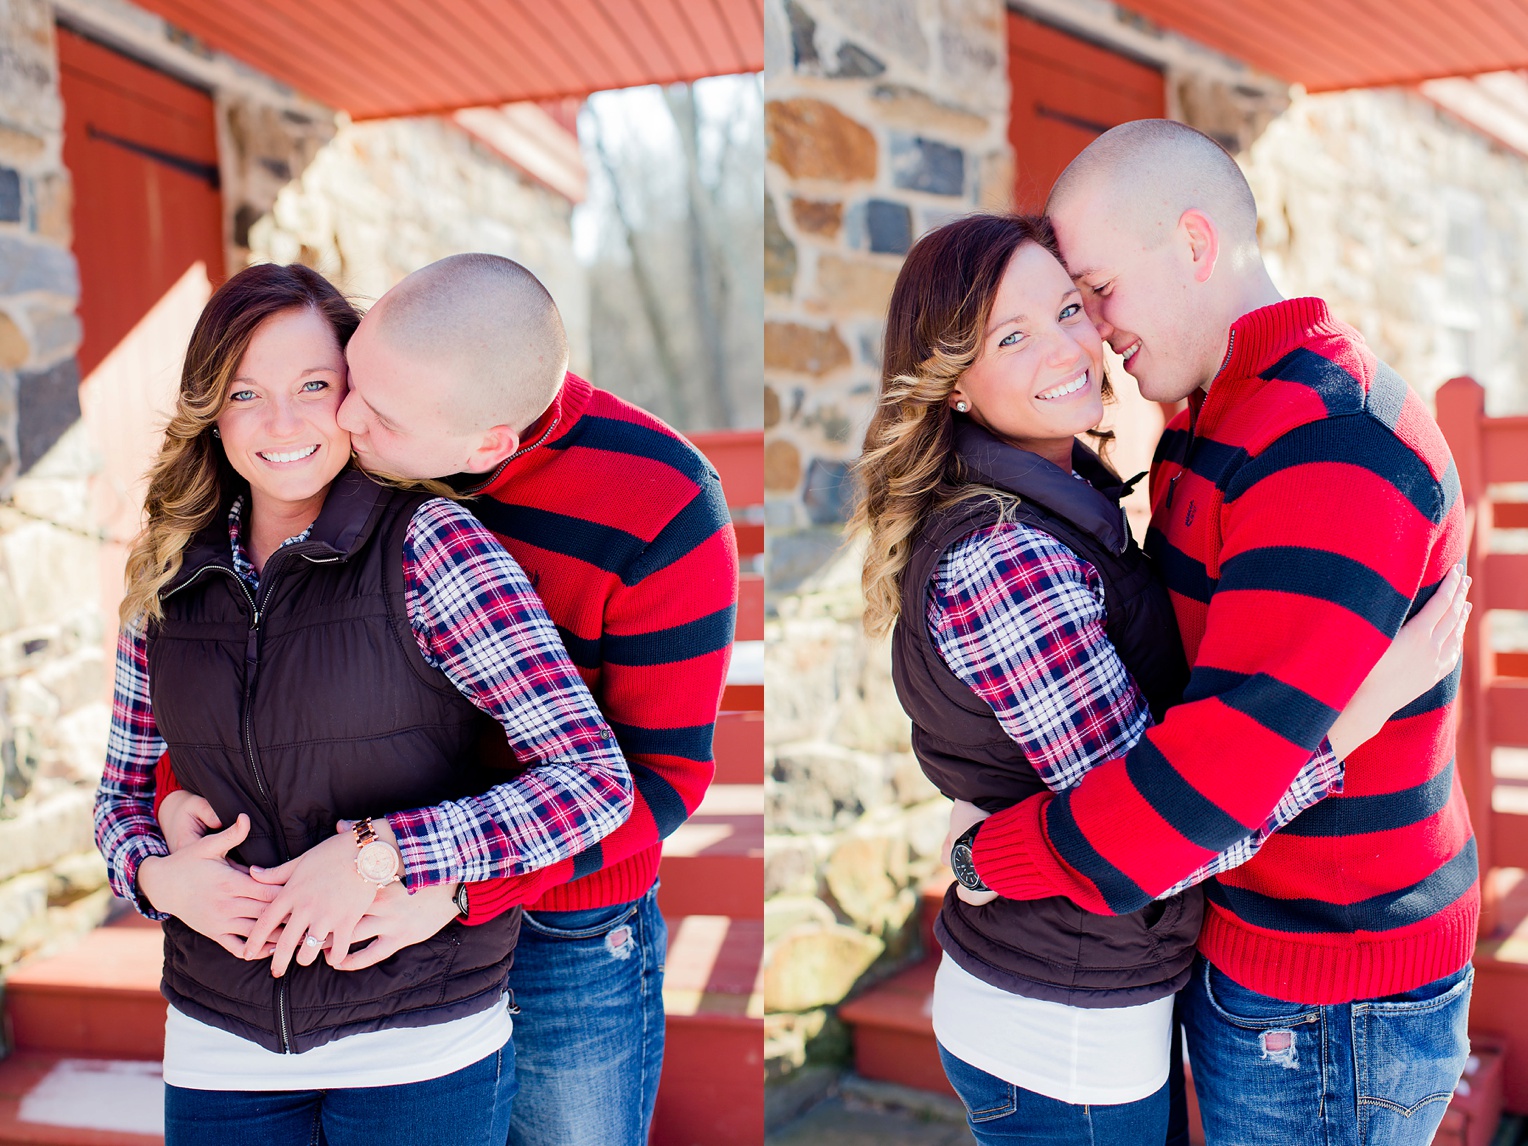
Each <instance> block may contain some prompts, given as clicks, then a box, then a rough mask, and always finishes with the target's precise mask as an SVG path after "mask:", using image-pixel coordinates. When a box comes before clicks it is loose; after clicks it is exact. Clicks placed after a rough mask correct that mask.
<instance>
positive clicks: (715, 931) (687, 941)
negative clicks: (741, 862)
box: [651, 915, 764, 1146]
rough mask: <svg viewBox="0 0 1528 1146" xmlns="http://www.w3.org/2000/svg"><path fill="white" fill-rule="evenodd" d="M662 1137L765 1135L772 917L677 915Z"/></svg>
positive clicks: (682, 1140) (666, 1141)
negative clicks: (767, 932) (765, 989)
mask: <svg viewBox="0 0 1528 1146" xmlns="http://www.w3.org/2000/svg"><path fill="white" fill-rule="evenodd" d="M668 927H669V950H668V960H667V965H666V967H665V970H664V980H663V1005H664V1010H665V1011H666V1013H667V1021H666V1023H665V1031H664V1033H665V1045H664V1052H663V1076H662V1078H661V1080H660V1084H659V1088H658V1105H657V1109H656V1110H655V1111H654V1114H653V1131H652V1137H651V1142H652V1146H716V1144H720V1143H727V1144H728V1146H733V1144H736V1146H757V1144H761V1143H762V1142H763V1141H764V998H763V993H762V988H761V986H760V974H761V969H762V965H763V961H764V924H763V921H762V920H758V919H729V918H727V917H725V916H716V915H691V916H684V917H673V916H670V917H669V919H668Z"/></svg>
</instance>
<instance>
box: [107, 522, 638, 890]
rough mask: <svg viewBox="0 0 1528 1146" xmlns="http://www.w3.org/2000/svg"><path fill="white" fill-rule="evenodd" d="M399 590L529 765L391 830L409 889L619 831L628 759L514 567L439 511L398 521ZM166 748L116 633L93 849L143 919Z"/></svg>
mask: <svg viewBox="0 0 1528 1146" xmlns="http://www.w3.org/2000/svg"><path fill="white" fill-rule="evenodd" d="M241 509H242V501H240V502H236V503H235V505H234V507H233V509H232V511H231V512H230V514H229V541H230V544H231V546H232V553H233V563H234V568H235V570H236V571H237V572H238V574H239V575H240V576H241V577H243V578H244V579H245V580H246V581H247V582H248V583H249V584H250V585H251V587H255V586H256V585H257V579H256V576H255V572H254V568H253V566H252V565H251V564H250V562H249V559H248V556H247V555H246V552H245V549H244V546H243V544H242V541H241V538H240V528H239V525H240V512H241ZM306 536H307V534H306V532H305V533H303V534H301V535H299V536H298V537H294V538H289V539H288V540H287V541H286V542H283V545H290V544H293V543H295V542H297V541H301V540H303V539H304V538H305V537H306ZM403 582H404V593H405V600H406V604H407V607H408V611H409V623H410V627H411V629H412V630H413V633H414V640H415V642H416V643H417V645H418V647H419V651H420V653H421V654H422V655H423V656H424V658H425V660H426V661H428V662H429V663H430V664H431V665H433V666H434V667H436V668H438V669H439V670H440V671H441V672H442V673H444V674H445V676H446V677H447V678H448V679H449V680H450V681H451V683H452V684H453V685H455V686H456V688H457V690H458V691H459V692H460V693H461V694H462V695H463V696H464V697H466V698H467V699H468V700H470V701H471V702H472V703H473V704H474V705H476V706H477V707H478V708H480V709H481V710H482V711H483V712H485V713H487V714H488V715H489V716H492V717H493V718H494V719H496V720H497V721H498V722H499V723H500V724H501V725H502V726H503V728H504V731H505V734H506V736H507V737H508V740H509V745H510V748H511V749H512V750H513V752H514V754H515V757H516V759H517V760H519V761H521V762H522V763H524V764H527V765H528V766H529V767H528V768H527V770H526V771H524V772H523V773H521V774H520V775H519V776H516V777H515V778H514V779H513V780H510V781H507V782H506V783H503V784H499V785H496V786H495V787H493V788H490V789H489V790H488V791H487V792H484V793H483V794H482V795H479V796H471V797H467V798H465V799H460V800H451V801H447V802H445V803H441V804H437V805H434V806H433V807H427V808H414V809H407V810H400V811H396V812H393V813H391V814H389V815H388V816H387V821H388V824H389V825H390V826H391V827H392V829H393V833H394V834H395V835H396V836H397V839H398V845H399V848H400V849H401V851H402V853H403V867H404V882H405V884H406V885H407V886H408V887H409V889H410V890H414V889H416V888H419V887H425V886H429V885H432V884H440V883H451V882H461V881H472V880H481V879H489V878H493V877H497V876H506V875H520V874H523V873H525V872H527V871H531V870H535V869H538V868H542V867H545V866H547V865H548V864H552V863H556V862H557V861H559V860H562V859H565V858H567V857H569V856H571V855H574V854H576V853H578V852H580V851H583V850H584V849H586V848H588V847H590V846H591V845H593V844H594V843H595V842H597V841H598V840H600V839H602V838H603V837H604V836H606V835H608V834H609V833H610V832H611V831H613V830H614V829H615V828H616V827H618V826H619V825H620V824H621V823H622V822H623V821H624V820H625V819H626V817H627V815H628V814H629V813H630V810H631V802H632V797H631V790H632V785H631V775H630V772H629V770H628V769H627V766H626V761H625V759H624V757H623V756H622V755H621V751H620V748H619V747H618V746H617V745H616V741H615V737H614V734H613V733H612V732H611V731H610V727H609V725H607V724H606V723H605V719H604V717H603V716H601V715H600V711H599V708H598V707H597V706H596V705H595V703H594V699H593V697H591V696H590V694H589V690H588V688H587V687H586V686H585V685H584V683H583V681H582V680H581V679H580V677H579V675H578V671H577V670H576V669H575V668H574V667H573V664H572V662H571V661H570V660H569V659H568V654H567V650H566V649H565V648H564V647H563V644H562V640H561V638H560V637H559V636H558V633H557V629H556V627H555V626H554V625H553V624H552V622H551V619H550V618H549V617H548V616H547V614H546V610H545V608H544V607H543V605H542V603H541V599H540V598H539V597H538V596H536V593H535V590H534V589H533V588H532V587H531V585H530V582H529V581H528V580H527V579H526V577H525V574H524V573H523V572H522V571H521V569H520V566H519V565H518V564H517V563H516V562H515V560H514V558H512V557H511V556H510V555H509V554H508V553H506V552H505V551H504V548H503V547H502V546H501V545H500V544H499V543H498V541H496V540H495V539H494V537H493V535H492V534H491V533H489V532H488V531H487V530H486V529H485V528H484V527H483V526H482V525H481V524H479V523H478V521H477V519H476V518H475V517H473V516H472V514H471V513H470V512H468V511H467V510H466V509H464V508H462V507H461V506H459V505H456V504H455V503H453V502H450V501H446V500H443V499H435V500H432V501H428V502H425V503H424V504H423V505H422V506H420V508H419V510H418V511H417V512H416V513H415V514H414V517H413V519H412V520H411V521H410V522H409V528H408V530H407V533H406V535H405V538H404V545H403ZM164 748H165V746H164V741H163V739H161V738H160V736H159V733H158V730H157V728H156V725H155V723H154V713H153V708H152V704H151V702H150V697H149V677H148V642H147V640H146V638H145V636H144V634H143V633H142V631H140V630H135V629H133V628H128V627H124V628H123V629H122V632H121V634H120V635H119V637H118V640H117V675H116V686H115V694H114V696H113V701H112V723H111V732H110V736H109V738H108V742H107V750H106V768H105V771H104V773H103V775H102V779H101V786H100V789H99V790H98V792H97V795H96V816H95V818H96V843H97V846H98V847H99V848H100V849H101V852H102V854H103V855H105V856H106V858H107V865H108V868H109V871H110V875H111V884H112V889H113V890H114V891H115V892H116V893H117V894H118V895H120V896H122V897H124V898H126V899H129V900H132V901H133V902H134V903H136V904H138V907H139V909H140V910H142V911H144V912H145V913H146V914H151V915H153V916H154V917H155V918H163V916H162V915H160V914H159V913H157V912H152V911H149V910H148V905H147V904H145V903H143V902H142V901H141V900H140V899H139V898H138V897H137V895H136V887H137V871H138V865H139V863H141V862H142V860H143V859H144V858H145V857H147V856H151V855H165V854H168V848H167V847H166V845H165V842H164V838H163V836H162V835H161V833H160V830H159V824H158V821H157V819H156V818H155V816H154V765H155V763H156V762H157V761H158V759H159V756H160V754H161V753H163V752H164Z"/></svg>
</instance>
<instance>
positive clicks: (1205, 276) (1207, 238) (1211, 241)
mask: <svg viewBox="0 0 1528 1146" xmlns="http://www.w3.org/2000/svg"><path fill="white" fill-rule="evenodd" d="M1178 230H1179V231H1180V232H1181V233H1182V235H1183V237H1184V239H1185V240H1186V241H1187V243H1188V251H1189V257H1190V259H1191V260H1192V261H1193V268H1194V281H1195V282H1201V283H1202V282H1208V281H1209V278H1210V276H1211V275H1212V274H1214V273H1215V262H1216V260H1217V259H1219V258H1220V231H1219V229H1218V228H1217V227H1216V226H1215V220H1214V219H1211V218H1210V217H1209V216H1208V215H1206V214H1205V213H1204V212H1203V211H1201V210H1199V209H1198V208H1197V207H1190V208H1189V209H1188V210H1187V211H1185V212H1183V214H1182V215H1180V216H1178Z"/></svg>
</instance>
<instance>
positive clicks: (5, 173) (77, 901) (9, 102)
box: [0, 0, 110, 972]
mask: <svg viewBox="0 0 1528 1146" xmlns="http://www.w3.org/2000/svg"><path fill="white" fill-rule="evenodd" d="M62 123H63V107H62V104H61V103H60V100H59V94H58V63H57V54H56V50H55V46H54V35H53V10H52V7H51V5H50V4H48V3H46V2H44V0H0V972H3V970H4V968H5V967H7V966H9V965H10V964H11V963H13V962H14V961H15V960H16V959H17V958H19V957H20V956H21V955H23V954H25V953H27V952H28V951H30V950H33V949H35V948H37V947H38V946H40V945H42V944H44V943H45V942H47V941H48V940H49V939H50V938H53V937H57V936H58V935H60V934H62V933H68V932H74V931H79V930H82V929H84V928H88V927H90V926H92V925H94V924H95V923H96V922H98V921H99V920H100V919H101V918H102V917H103V916H104V914H105V912H106V910H107V907H108V904H109V900H110V896H109V893H108V892H107V891H106V888H105V886H104V885H105V877H106V872H105V866H104V864H103V863H102V862H101V860H100V858H99V857H98V856H97V855H96V854H95V849H94V846H93V844H92V842H91V829H90V805H91V798H92V790H93V788H94V785H95V782H96V780H97V779H98V778H99V776H100V771H101V758H102V748H103V746H104V744H105V730H106V724H107V719H108V712H107V707H106V705H105V704H104V703H103V694H104V690H105V687H106V681H107V678H108V669H107V666H106V663H105V657H104V655H103V653H102V649H101V640H102V622H101V616H100V610H99V608H98V606H97V593H96V552H97V549H98V540H97V534H96V531H95V527H94V523H93V517H92V514H91V511H90V506H89V502H88V498H87V496H86V491H87V481H88V478H89V474H90V472H91V469H92V467H93V466H94V456H93V454H92V451H91V450H90V448H89V446H88V443H87V442H86V441H85V439H84V435H83V432H82V428H81V427H80V426H79V425H78V423H75V424H74V425H73V427H72V428H69V429H67V430H66V431H65V432H64V433H63V434H62V436H60V435H59V430H60V429H63V427H61V426H56V425H53V424H52V422H53V420H54V419H55V418H56V417H57V416H58V412H59V410H61V409H63V410H68V409H72V410H73V411H74V415H73V416H74V417H76V418H77V417H78V409H79V407H78V401H77V398H76V391H77V388H78V386H79V371H78V368H77V366H76V364H75V358H74V355H75V351H76V349H77V348H78V345H79V338H80V327H79V321H78V319H77V318H76V317H75V314H74V310H75V305H76V303H77V300H78V297H79V283H78V276H77V272H76V268H75V263H74V257H73V256H72V255H71V254H70V250H69V248H70V238H71V236H70V217H69V212H70V183H69V174H68V172H67V171H65V170H64V167H63V162H62V158H61V148H62ZM65 425H67V422H66V423H65ZM40 442H46V443H50V444H51V448H47V449H44V448H43V447H42V446H40V445H38V443H40Z"/></svg>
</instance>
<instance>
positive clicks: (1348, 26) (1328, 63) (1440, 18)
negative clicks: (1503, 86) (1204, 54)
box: [1128, 0, 1528, 91]
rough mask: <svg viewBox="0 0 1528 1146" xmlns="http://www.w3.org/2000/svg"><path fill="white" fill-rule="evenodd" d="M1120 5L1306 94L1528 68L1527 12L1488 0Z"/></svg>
mask: <svg viewBox="0 0 1528 1146" xmlns="http://www.w3.org/2000/svg"><path fill="white" fill-rule="evenodd" d="M1128 7H1129V8H1130V9H1131V10H1132V11H1134V12H1137V13H1139V14H1140V15H1143V16H1145V17H1147V18H1148V19H1150V20H1152V21H1154V22H1156V23H1159V24H1161V25H1163V26H1164V27H1167V28H1170V29H1172V30H1174V31H1177V32H1180V33H1182V34H1184V35H1186V36H1189V37H1190V38H1192V39H1195V40H1198V41H1200V42H1201V43H1204V44H1206V45H1208V46H1209V47H1212V48H1216V49H1218V50H1220V51H1222V52H1225V53H1227V54H1228V55H1231V56H1233V57H1235V58H1237V59H1240V60H1243V61H1245V62H1246V63H1248V64H1251V65H1252V66H1253V67H1256V68H1259V69H1261V70H1263V71H1267V72H1271V73H1273V74H1274V75H1278V76H1281V77H1282V78H1284V79H1288V80H1292V81H1298V82H1300V83H1303V84H1304V85H1305V86H1306V87H1307V88H1308V89H1310V90H1312V91H1323V90H1330V89H1333V88H1343V87H1354V86H1363V85H1377V84H1390V83H1415V82H1418V81H1420V80H1423V79H1431V78H1435V77H1437V76H1443V75H1455V74H1468V73H1473V72H1481V71H1497V70H1503V69H1508V68H1518V67H1523V66H1525V65H1528V13H1525V12H1523V11H1521V5H1517V4H1500V3H1495V2H1493V0H1451V2H1450V3H1449V4H1446V5H1445V4H1437V3H1434V2H1433V0H1385V2H1383V3H1381V2H1378V0H1131V2H1130V3H1129V5H1128Z"/></svg>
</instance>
